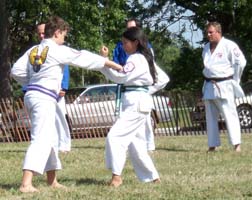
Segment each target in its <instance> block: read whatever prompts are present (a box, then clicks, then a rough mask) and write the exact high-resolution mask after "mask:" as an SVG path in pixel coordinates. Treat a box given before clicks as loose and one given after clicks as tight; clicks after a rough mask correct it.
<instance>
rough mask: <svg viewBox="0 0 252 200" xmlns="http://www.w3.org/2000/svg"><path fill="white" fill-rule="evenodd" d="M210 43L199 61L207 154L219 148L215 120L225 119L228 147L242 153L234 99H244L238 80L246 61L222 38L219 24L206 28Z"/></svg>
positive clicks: (214, 23)
mask: <svg viewBox="0 0 252 200" xmlns="http://www.w3.org/2000/svg"><path fill="white" fill-rule="evenodd" d="M206 34H207V38H208V40H209V42H208V43H207V44H206V45H205V47H204V49H203V52H202V57H203V62H204V69H203V75H204V78H205V82H204V86H203V99H204V102H205V108H206V122H207V136H208V146H209V149H208V151H215V150H216V147H218V146H220V145H221V142H220V135H219V128H218V119H219V114H220V113H221V114H222V116H223V118H224V119H225V122H226V126H227V130H228V136H229V141H230V143H231V144H232V145H233V146H234V150H235V151H237V152H240V151H241V146H240V145H241V128H240V123H239V118H238V114H237V110H236V105H235V98H236V97H242V96H244V93H243V90H242V88H241V87H240V85H239V83H240V79H241V76H242V72H243V69H244V67H245V65H246V59H245V57H244V55H243V53H242V52H241V50H240V48H239V47H238V45H237V44H236V43H234V42H233V41H231V40H228V39H226V38H224V37H223V36H222V28H221V25H220V23H218V22H209V23H208V24H207V28H206Z"/></svg>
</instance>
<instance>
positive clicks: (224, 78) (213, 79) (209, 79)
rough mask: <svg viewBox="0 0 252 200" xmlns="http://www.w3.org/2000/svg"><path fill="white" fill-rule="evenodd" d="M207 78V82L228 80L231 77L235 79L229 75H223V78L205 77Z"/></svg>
mask: <svg viewBox="0 0 252 200" xmlns="http://www.w3.org/2000/svg"><path fill="white" fill-rule="evenodd" d="M204 78H205V80H206V81H207V82H210V81H212V82H220V81H226V80H230V79H233V76H228V77H223V78H207V77H204Z"/></svg>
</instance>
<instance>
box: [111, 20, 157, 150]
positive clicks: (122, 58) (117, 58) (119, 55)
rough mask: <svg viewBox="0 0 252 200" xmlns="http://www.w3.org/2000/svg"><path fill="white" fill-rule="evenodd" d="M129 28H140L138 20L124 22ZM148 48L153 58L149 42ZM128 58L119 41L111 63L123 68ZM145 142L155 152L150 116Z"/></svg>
mask: <svg viewBox="0 0 252 200" xmlns="http://www.w3.org/2000/svg"><path fill="white" fill-rule="evenodd" d="M130 27H138V28H142V25H141V23H140V21H139V20H137V19H135V18H131V19H129V20H127V22H126V29H128V28H130ZM148 48H150V50H151V52H152V54H153V56H154V51H153V49H152V46H151V44H150V43H149V42H148ZM128 57H129V55H128V54H127V53H126V52H125V50H124V48H123V44H122V41H119V42H118V43H117V44H116V47H115V48H114V50H113V61H114V62H116V63H118V64H120V65H122V66H124V65H125V64H126V61H127V59H128ZM146 140H147V141H146V142H147V148H148V150H149V152H152V151H154V150H155V141H154V127H153V126H152V119H151V116H150V118H149V119H148V123H147V129H146Z"/></svg>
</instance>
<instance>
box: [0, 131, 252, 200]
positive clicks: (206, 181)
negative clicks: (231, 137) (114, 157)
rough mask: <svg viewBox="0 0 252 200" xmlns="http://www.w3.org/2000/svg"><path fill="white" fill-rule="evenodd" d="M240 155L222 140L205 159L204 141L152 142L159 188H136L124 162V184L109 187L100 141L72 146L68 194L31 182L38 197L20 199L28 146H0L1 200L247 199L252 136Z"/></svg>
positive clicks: (63, 176) (66, 172)
mask: <svg viewBox="0 0 252 200" xmlns="http://www.w3.org/2000/svg"><path fill="white" fill-rule="evenodd" d="M242 138H243V144H242V152H241V153H235V152H233V149H232V147H231V145H229V144H228V142H227V137H226V135H222V143H223V145H222V147H221V148H220V149H219V150H218V151H217V152H215V153H206V150H207V145H206V144H207V140H206V136H178V137H175V136H172V137H169V136H167V137H156V147H157V150H156V151H155V152H154V153H153V154H152V157H153V159H154V162H155V164H156V167H157V169H158V171H159V173H160V176H161V179H162V183H161V184H152V183H141V182H139V181H138V179H137V178H136V177H135V174H134V171H133V168H132V165H131V164H130V162H129V161H128V162H127V163H126V166H125V169H124V171H123V179H124V183H123V185H122V186H121V187H119V188H117V189H115V188H111V187H108V186H107V185H106V184H107V181H108V180H109V179H110V177H111V174H110V172H109V171H108V170H106V169H105V165H104V138H101V139H83V140H74V141H73V144H72V145H73V148H72V151H71V152H70V153H69V154H66V155H61V159H62V163H63V167H64V169H63V170H61V171H59V172H58V179H59V182H60V183H62V184H64V185H66V186H67V187H68V190H67V191H65V190H53V189H50V188H48V187H47V185H46V183H45V177H43V176H40V177H35V178H34V185H35V186H36V187H37V188H38V189H39V190H40V193H38V194H21V193H20V192H19V191H18V187H19V184H20V181H21V176H22V171H21V166H22V161H23V158H24V154H25V151H26V148H27V145H28V144H27V143H12V144H7V143H1V144H0V166H1V170H0V199H8V200H10V199H45V200H48V199H67V200H69V199H74V200H77V199H87V200H93V199H94V200H99V199H102V200H111V199H112V200H113V199H116V200H124V199H126V200H134V199H143V200H145V199H152V200H156V199H174V200H175V199H176V200H177V199H252V135H251V134H243V135H242Z"/></svg>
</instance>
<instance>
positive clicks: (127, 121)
mask: <svg viewBox="0 0 252 200" xmlns="http://www.w3.org/2000/svg"><path fill="white" fill-rule="evenodd" d="M122 42H123V48H124V49H125V51H126V52H127V53H128V54H129V55H130V56H129V58H128V59H127V62H126V64H125V65H124V67H123V72H118V71H115V70H114V71H112V70H109V69H108V70H107V69H105V68H103V69H102V70H101V71H102V73H103V74H104V75H105V76H106V77H107V78H109V79H110V80H112V81H114V82H116V83H120V84H123V86H122V94H121V102H122V110H121V113H120V117H119V118H118V119H117V121H116V122H115V124H114V125H113V126H112V128H111V129H110V131H109V133H108V136H107V138H106V149H105V153H106V166H107V168H108V169H111V171H112V179H111V181H110V186H113V187H118V186H120V185H121V184H122V178H121V174H122V171H123V168H124V164H125V161H126V155H127V152H128V153H129V157H130V159H131V162H132V164H133V167H134V170H135V173H136V175H137V177H138V178H139V179H140V180H141V181H143V182H160V178H159V175H158V172H157V170H156V168H155V166H154V164H153V161H152V159H151V157H150V156H149V154H148V151H147V145H146V143H147V138H146V134H145V131H146V129H147V128H148V127H147V124H148V119H149V117H150V112H151V109H152V108H153V100H152V96H151V94H153V93H154V92H156V91H158V90H159V89H161V88H163V87H165V86H166V84H167V83H168V81H169V78H168V76H167V75H166V74H165V73H164V72H163V71H162V70H161V69H160V68H159V67H158V66H157V65H156V64H155V63H154V60H153V55H152V53H151V51H150V48H148V46H147V39H146V36H145V35H144V33H143V31H142V30H141V29H140V28H138V27H131V28H129V29H127V30H126V31H125V32H124V33H123V37H122ZM105 52H106V53H105ZM101 54H102V55H104V56H106V55H108V49H107V48H106V47H104V49H103V52H102V53H101Z"/></svg>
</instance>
